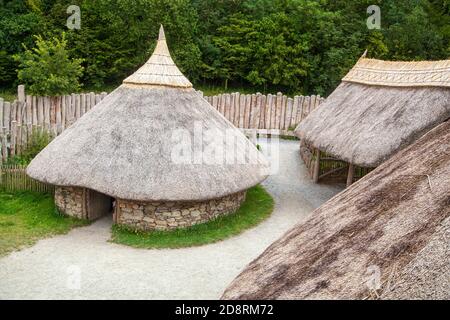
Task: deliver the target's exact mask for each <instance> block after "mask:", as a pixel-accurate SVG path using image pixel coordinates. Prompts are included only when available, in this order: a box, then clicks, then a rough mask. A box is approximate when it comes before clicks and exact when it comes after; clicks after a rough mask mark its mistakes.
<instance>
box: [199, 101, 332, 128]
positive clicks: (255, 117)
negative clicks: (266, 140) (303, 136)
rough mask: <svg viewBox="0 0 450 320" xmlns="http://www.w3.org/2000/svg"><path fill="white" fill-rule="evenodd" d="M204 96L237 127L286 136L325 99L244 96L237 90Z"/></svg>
mask: <svg viewBox="0 0 450 320" xmlns="http://www.w3.org/2000/svg"><path fill="white" fill-rule="evenodd" d="M205 99H206V100H207V101H208V102H209V103H210V104H211V105H212V106H213V107H214V108H215V109H217V110H218V111H219V112H220V113H222V114H223V115H224V116H225V117H226V118H227V119H228V120H229V121H230V122H232V123H233V124H234V125H235V126H236V127H238V128H242V129H279V130H280V131H281V133H282V134H286V135H289V134H291V133H292V131H293V130H294V129H295V127H296V126H297V125H298V124H299V123H300V122H301V121H302V120H303V119H304V118H305V117H306V116H307V115H308V114H309V113H310V112H311V111H312V110H314V109H315V108H316V107H317V106H318V105H319V104H321V103H322V102H323V101H324V98H322V97H320V96H314V95H313V96H306V97H305V96H295V97H293V98H289V97H287V96H286V95H283V94H281V93H278V94H276V95H272V94H268V95H262V94H260V93H256V94H246V95H245V94H240V93H238V92H236V93H231V94H228V93H226V94H220V95H217V96H210V97H205Z"/></svg>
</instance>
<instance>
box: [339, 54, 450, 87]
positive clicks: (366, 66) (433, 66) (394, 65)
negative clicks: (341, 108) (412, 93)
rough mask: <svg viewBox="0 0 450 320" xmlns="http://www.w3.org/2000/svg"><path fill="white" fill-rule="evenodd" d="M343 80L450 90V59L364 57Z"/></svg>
mask: <svg viewBox="0 0 450 320" xmlns="http://www.w3.org/2000/svg"><path fill="white" fill-rule="evenodd" d="M342 81H347V82H354V83H360V84H367V85H378V86H389V87H426V86H431V87H449V88H450V60H441V61H383V60H376V59H366V58H361V59H359V60H358V62H357V63H356V65H355V66H354V67H353V68H352V69H351V70H350V72H349V73H348V74H347V75H346V76H345V77H344V78H343V79H342Z"/></svg>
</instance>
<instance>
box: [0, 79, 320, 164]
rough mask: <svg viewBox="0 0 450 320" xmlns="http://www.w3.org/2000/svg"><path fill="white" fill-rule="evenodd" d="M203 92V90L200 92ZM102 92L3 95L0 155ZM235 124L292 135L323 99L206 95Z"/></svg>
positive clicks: (56, 125) (64, 121) (60, 123)
mask: <svg viewBox="0 0 450 320" xmlns="http://www.w3.org/2000/svg"><path fill="white" fill-rule="evenodd" d="M199 93H200V94H202V95H203V93H201V92H199ZM106 95H107V93H106V92H103V93H101V94H95V93H93V92H91V93H81V94H71V95H67V96H59V97H37V96H31V95H26V94H25V87H24V86H23V85H20V86H19V87H18V99H17V100H15V101H14V102H12V103H10V102H5V101H3V99H1V98H0V149H1V151H0V158H1V160H2V161H1V162H2V163H5V162H7V160H8V159H9V158H11V157H14V156H16V155H20V154H21V151H22V149H23V148H24V146H26V145H27V144H28V141H29V138H30V136H31V133H32V132H33V130H34V129H42V130H46V131H48V132H50V133H51V134H52V135H53V136H57V135H59V134H60V133H61V132H63V131H64V130H65V129H66V128H67V127H69V126H70V125H71V124H72V123H74V122H75V121H76V120H77V119H79V118H80V117H81V116H83V115H84V114H85V113H86V112H88V111H89V110H91V109H92V108H93V107H94V106H95V105H96V104H97V103H99V102H100V101H101V100H103V99H104V98H105V96H106ZM204 98H205V99H206V100H207V101H208V102H209V103H210V104H211V105H212V106H213V107H214V108H216V109H217V110H218V111H219V112H220V113H222V114H223V115H224V116H225V117H226V118H227V119H228V120H229V121H231V122H232V123H233V124H234V125H235V126H236V127H238V128H242V129H277V130H280V132H281V134H286V135H289V134H291V135H292V130H293V129H294V128H295V127H296V126H297V124H298V123H299V122H300V121H302V119H304V118H305V117H306V116H307V115H308V114H309V113H310V112H311V111H312V110H313V109H315V108H316V107H317V106H318V105H319V104H320V103H322V101H323V100H324V99H323V98H321V97H320V96H314V95H313V96H310V97H309V96H295V97H293V98H290V97H287V96H286V95H283V94H281V93H278V94H276V95H271V94H268V95H262V94H260V93H256V94H247V95H245V94H240V93H238V92H237V93H231V94H220V95H216V96H206V97H204Z"/></svg>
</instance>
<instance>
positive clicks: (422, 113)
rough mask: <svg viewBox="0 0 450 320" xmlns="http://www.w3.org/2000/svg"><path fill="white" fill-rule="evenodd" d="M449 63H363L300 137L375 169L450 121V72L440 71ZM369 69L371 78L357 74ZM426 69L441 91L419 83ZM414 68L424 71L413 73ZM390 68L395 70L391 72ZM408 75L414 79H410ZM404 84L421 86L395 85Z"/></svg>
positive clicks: (303, 127)
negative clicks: (449, 79)
mask: <svg viewBox="0 0 450 320" xmlns="http://www.w3.org/2000/svg"><path fill="white" fill-rule="evenodd" d="M448 62H449V61H447V62H442V61H441V62H436V63H435V65H434V64H433V63H424V64H422V63H411V64H409V63H404V62H384V61H382V62H379V61H376V60H375V61H374V60H370V59H360V61H359V62H358V64H357V65H356V66H355V68H354V69H352V71H351V72H350V73H349V75H347V76H346V77H345V78H344V81H343V82H342V83H341V84H340V85H339V86H338V88H337V89H336V90H335V91H334V92H333V93H332V94H331V95H330V96H329V97H328V98H327V100H326V101H325V102H324V103H322V104H321V105H320V106H319V107H318V108H317V109H315V110H314V111H313V112H311V114H310V115H309V116H308V117H307V118H306V119H305V120H304V121H302V122H301V123H300V124H299V126H298V127H297V128H296V130H295V133H296V135H297V136H298V137H299V138H300V139H304V140H305V142H306V143H308V144H310V145H312V146H313V147H315V148H318V149H320V150H322V151H324V152H326V153H329V154H331V155H333V156H334V157H336V158H338V159H341V160H344V161H346V162H349V163H353V164H356V165H358V166H361V167H376V166H378V165H380V164H381V163H382V162H383V161H385V160H386V159H388V158H389V157H391V156H392V155H393V154H395V153H396V152H397V151H399V150H400V149H402V148H404V147H405V146H407V145H409V144H410V143H411V142H413V141H415V140H416V139H417V138H418V137H420V136H421V135H423V134H424V133H425V132H427V131H428V130H430V129H432V128H433V127H435V126H436V125H438V124H439V123H442V122H443V121H445V120H447V119H449V118H450V88H448V87H446V86H443V85H442V81H444V82H445V84H446V85H448V77H449V75H450V69H449V68H447V69H443V68H440V69H438V68H437V67H439V66H441V65H445V64H448ZM367 66H371V67H372V69H371V70H370V72H369V71H364V72H366V74H365V75H364V76H362V75H361V74H363V73H364V72H362V73H361V74H358V72H360V69H361V68H363V67H366V68H367ZM417 66H421V68H422V69H420V68H419V67H417ZM425 66H426V67H427V68H431V66H434V67H436V70H440V71H429V74H430V75H431V76H430V77H431V78H432V79H439V81H437V82H436V83H435V84H436V85H439V86H433V87H430V86H428V85H429V80H427V79H428V78H427V79H425V80H423V82H421V80H420V78H418V79H416V78H415V77H416V76H417V74H425V73H426V72H428V71H425ZM407 67H408V68H409V69H408V68H407ZM413 67H417V68H419V69H418V70H416V72H413V70H412V68H413ZM377 68H378V69H377ZM386 68H390V69H389V70H388V71H386ZM402 68H403V69H405V70H406V71H404V72H405V73H400V76H398V77H397V78H396V77H395V74H396V72H400V71H398V70H397V69H399V70H400V69H402ZM443 70H444V71H443ZM374 72H379V73H380V74H381V73H382V72H386V74H385V75H387V77H386V78H384V76H381V75H380V74H378V75H376V76H373V74H372V76H371V73H374ZM433 72H434V73H433ZM409 73H410V75H411V74H412V75H414V77H412V76H411V77H409V78H408V77H407V75H408V74H409ZM433 75H434V76H436V77H435V78H433ZM437 75H439V77H438V76H437ZM402 77H404V78H403V79H404V80H402ZM405 77H406V78H405ZM413 78H414V79H413ZM365 79H370V81H369V82H366V81H365ZM377 79H378V80H379V81H378V80H377ZM405 79H409V80H408V81H416V82H415V84H414V86H413V83H412V82H408V83H409V85H410V86H408V87H402V86H397V84H401V85H403V84H405V82H398V83H397V84H396V83H395V81H397V80H398V81H406V80H405ZM349 81H351V82H349ZM367 83H371V84H373V83H377V84H382V85H377V86H374V85H368V84H367Z"/></svg>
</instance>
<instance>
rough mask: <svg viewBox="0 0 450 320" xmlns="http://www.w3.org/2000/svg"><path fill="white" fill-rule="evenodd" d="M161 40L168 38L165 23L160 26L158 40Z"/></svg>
mask: <svg viewBox="0 0 450 320" xmlns="http://www.w3.org/2000/svg"><path fill="white" fill-rule="evenodd" d="M161 40H166V35H165V34H164V27H163V25H161V27H159V37H158V41H161Z"/></svg>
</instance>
